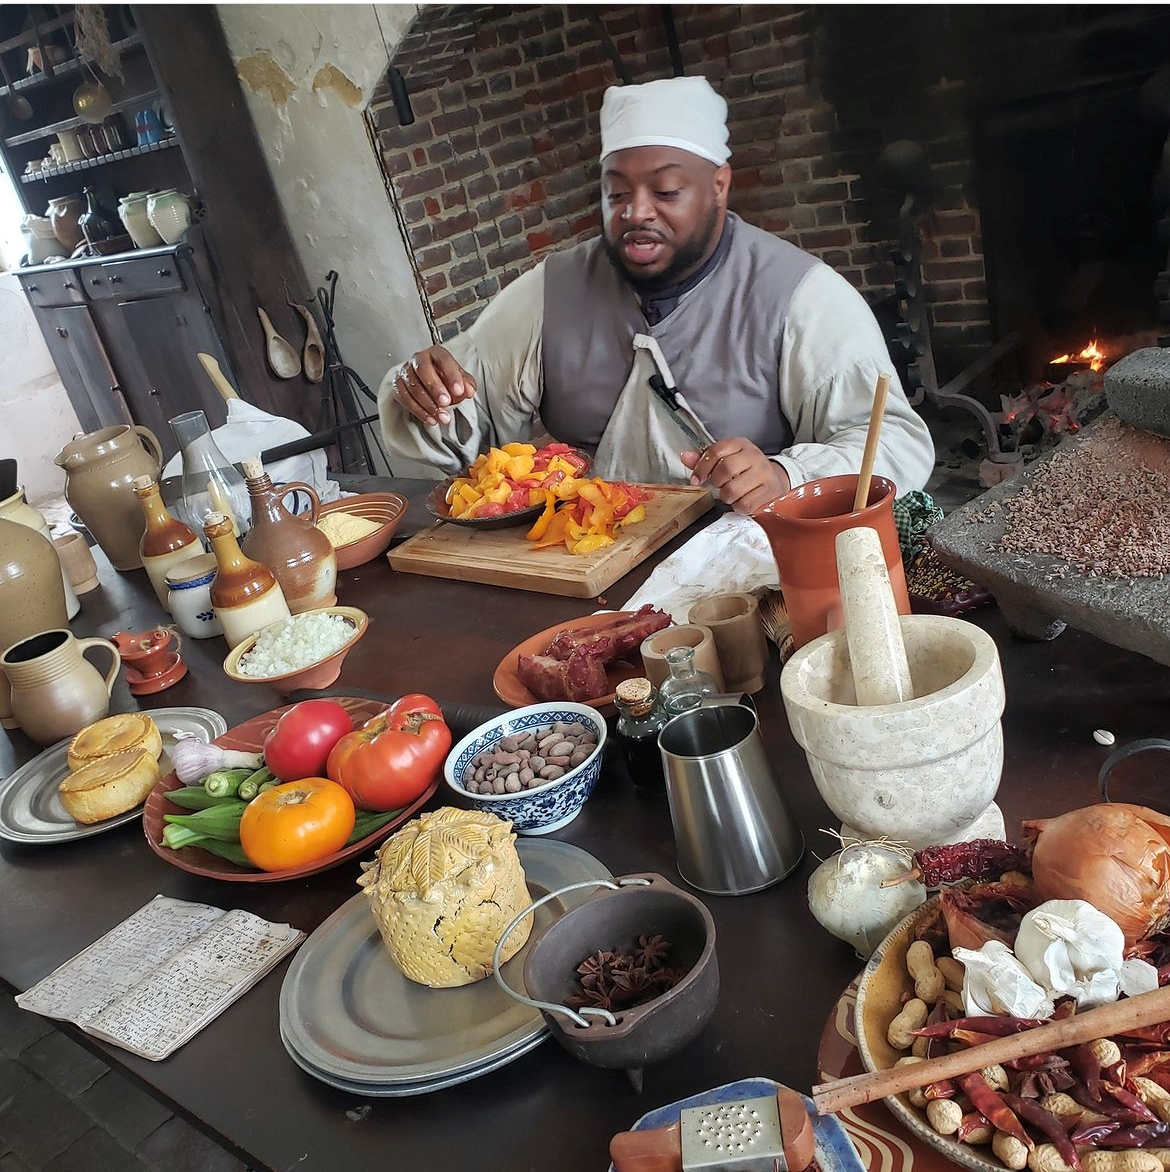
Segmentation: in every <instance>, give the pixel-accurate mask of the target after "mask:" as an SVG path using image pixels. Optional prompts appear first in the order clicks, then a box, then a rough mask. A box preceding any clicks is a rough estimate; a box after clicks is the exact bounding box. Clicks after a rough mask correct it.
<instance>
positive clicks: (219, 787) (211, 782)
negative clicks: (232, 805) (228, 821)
mask: <svg viewBox="0 0 1170 1172" xmlns="http://www.w3.org/2000/svg"><path fill="white" fill-rule="evenodd" d="M251 772H252V771H251V770H250V769H217V770H216V771H215V772H214V773H209V774H208V775H207V776H206V777H205V778H204V779H203V788H204V789H205V790H207V792H208V793H209V794H210V795H211V796H212V797H213V798H229V797H231V796H232V795H233V794H235V793H236V792H237V791H238V790H239V788H240V783H241V782H242V781H243V780H244V778H246V777H248V776H250V775H251Z"/></svg>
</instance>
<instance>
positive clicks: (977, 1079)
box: [854, 874, 1170, 1172]
mask: <svg viewBox="0 0 1170 1172" xmlns="http://www.w3.org/2000/svg"><path fill="white" fill-rule="evenodd" d="M1006 878H1008V879H1009V882H1008V883H1003V882H999V881H996V882H991V883H975V884H959V885H956V886H955V887H950V888H944V889H943V893H942V894H941V895H939V896H936V897H935V898H933V899H931V900H929V901H927V902H926V903H925V904H923V905H922V906H921V907H920V908H918V909H917V910H916V911H914V912H913V913H911V914H910V915H909V916H907V917H906V919H905V920H903V921H902V922H901V923H900V924H899V925H898V926H897V927H896V928H895V929H894V930H893V931H892V932H891V933H890V935H889V936H888V937H887V938H886V939H885V941H884V942H883V943H882V944H881V946H880V947H879V948H878V950H877V951H876V952H875V953H874V954H873V956H872V957H871V958H870V960H869V962H868V964H867V965H866V969H865V973H864V974H863V976H862V979H861V982H860V984H859V986H858V992H857V1006H856V1011H855V1018H854V1026H855V1030H856V1034H857V1047H858V1050H859V1052H860V1054H861V1060H862V1063H863V1064H864V1065H865V1067H866V1069H867V1070H870V1071H880V1070H888V1069H890V1068H891V1067H894V1066H898V1065H902V1064H906V1063H914V1062H921V1061H923V1060H924V1059H925V1058H928V1057H929V1058H934V1057H937V1056H939V1055H942V1054H948V1053H950V1052H952V1051H954V1050H956V1049H961V1048H966V1047H969V1046H971V1045H976V1044H979V1043H982V1042H986V1041H990V1040H991V1039H992V1038H999V1037H1006V1036H1008V1035H1013V1034H1016V1033H1018V1032H1020V1031H1021V1030H1023V1029H1027V1028H1030V1026H1031V1025H1033V1024H1038V1023H1032V1022H1028V1023H1027V1024H1025V1023H1024V1021H1023V1020H1022V1019H1018V1018H1012V1017H1005V1016H1001V1015H993V1016H979V1017H968V1016H967V1015H966V1013H965V1012H964V1007H963V998H962V993H961V990H962V987H963V966H962V964H960V963H959V961H957V960H955V959H954V957H952V956H951V954H950V947H951V944H950V942H951V941H952V940H954V939H955V938H956V936H958V938H959V945H961V946H962V947H967V946H970V947H973V948H978V947H979V940H978V938H977V937H978V935H979V933H980V928H981V927H982V928H984V929H985V930H986V932H987V933H988V935H985V936H984V939H988V938H991V937H992V936H997V937H998V938H1000V939H1006V940H1008V941H1010V940H1011V939H1012V938H1013V937H1014V934H1015V930H1016V927H1017V926H1018V924H1019V919H1020V917H1021V916H1022V915H1023V913H1024V912H1026V911H1028V910H1029V909H1030V908H1031V907H1033V906H1035V903H1036V900H1035V899H1034V898H1033V896H1032V893H1031V887H1030V881H1029V880H1028V879H1027V877H1025V876H1023V875H1018V874H1016V875H1012V876H1008V877H1006ZM1013 889H1014V891H1015V892H1016V894H1013ZM972 935H974V936H975V937H976V938H975V939H972V938H971V937H972ZM1071 1004H1072V1003H1071V1002H1068V1003H1067V1004H1066V1006H1065V1007H1064V1008H1062V1007H1061V1005H1060V1003H1058V1008H1057V1016H1058V1017H1059V1016H1061V1015H1062V1014H1063V1013H1064V1012H1066V1010H1067V1009H1068V1007H1070V1006H1071ZM1166 1030H1167V1027H1154V1028H1153V1029H1152V1030H1151V1031H1150V1036H1151V1038H1152V1037H1153V1036H1154V1034H1155V1033H1157V1032H1158V1031H1163V1032H1165V1031H1166ZM1142 1032H1143V1034H1144V1033H1145V1031H1142ZM1151 1045H1152V1043H1139V1042H1135V1041H1134V1039H1132V1038H1130V1039H1125V1038H1120V1039H1112V1038H1101V1039H1097V1040H1095V1041H1092V1042H1089V1043H1085V1044H1083V1045H1078V1046H1070V1047H1068V1048H1067V1049H1064V1050H1061V1051H1059V1052H1057V1053H1051V1054H1040V1055H1035V1056H1030V1057H1027V1058H1021V1059H1017V1060H1015V1061H1014V1062H1008V1063H1007V1064H1005V1065H1004V1066H989V1067H985V1068H984V1069H983V1070H981V1071H977V1072H975V1073H973V1074H969V1075H963V1076H961V1077H959V1078H955V1079H951V1080H943V1081H940V1082H936V1083H932V1084H930V1085H928V1086H926V1087H923V1088H921V1089H915V1090H912V1091H909V1092H907V1093H906V1094H902V1095H897V1096H893V1097H891V1098H887V1099H886V1100H885V1102H886V1104H887V1106H888V1107H889V1108H890V1110H891V1111H892V1112H893V1113H894V1115H895V1116H897V1118H898V1119H899V1120H900V1121H901V1122H902V1123H903V1124H905V1126H906V1127H907V1128H908V1129H909V1130H910V1131H911V1132H912V1133H913V1134H914V1135H915V1136H916V1137H917V1138H918V1139H920V1140H922V1141H923V1142H925V1143H927V1144H929V1145H930V1146H931V1147H933V1148H935V1149H937V1150H938V1151H940V1152H941V1153H943V1154H944V1155H945V1156H946V1157H947V1158H948V1159H950V1160H952V1161H954V1162H955V1163H956V1164H959V1165H961V1166H962V1167H964V1168H970V1169H973V1170H974V1172H1003V1170H1004V1169H1005V1168H1006V1169H1012V1170H1014V1172H1018V1170H1020V1169H1024V1168H1027V1169H1029V1170H1030V1172H1077V1169H1078V1168H1079V1169H1080V1170H1082V1172H1163V1170H1164V1169H1170V1123H1168V1122H1166V1121H1168V1120H1170V1090H1168V1089H1165V1088H1163V1087H1162V1086H1161V1085H1160V1083H1159V1082H1157V1081H1155V1080H1154V1079H1153V1078H1147V1077H1145V1076H1144V1075H1142V1074H1139V1073H1137V1072H1138V1071H1140V1070H1142V1069H1145V1068H1146V1066H1148V1065H1149V1061H1150V1047H1151ZM1162 1048H1170V1046H1166V1047H1159V1049H1162ZM1123 1049H1124V1050H1125V1053H1124V1055H1123ZM1123 1058H1124V1059H1125V1061H1123ZM1158 1077H1161V1073H1160V1072H1159V1074H1158Z"/></svg>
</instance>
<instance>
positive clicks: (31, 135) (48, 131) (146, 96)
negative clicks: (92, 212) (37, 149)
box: [4, 89, 162, 147]
mask: <svg viewBox="0 0 1170 1172" xmlns="http://www.w3.org/2000/svg"><path fill="white" fill-rule="evenodd" d="M160 97H162V95H161V94H160V93H159V91H158V90H157V89H153V90H147V91H146V92H145V93H141V94H131V96H130V97H128V98H123V99H122V100H121V101H120V102H115V103H114V104H113V106H112V107H111V108H110V114H123V113H125V112H126V111H127V110H139V109H141V108H142V107H143V106H149V105H150V103H151V102H157V101H158V99H159V98H160ZM88 125H91V124H90V123H88V122H86V120H85V119H84V118H66V119H65V121H64V122H54V123H52V124H51V125H49V126H38V127H37V128H36V130H26V131H25V132H24V133H23V134H14V135H13V136H12V137H11V138H6V139H5V140H4V145H5V146H6V147H14V146H23V145H24V144H25V143H29V142H36V141H37V139H38V138H52V137H53V135H55V134H60V133H61V131H62V130H77V129H78V128H79V127H82V126H88Z"/></svg>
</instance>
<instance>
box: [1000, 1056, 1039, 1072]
mask: <svg viewBox="0 0 1170 1172" xmlns="http://www.w3.org/2000/svg"><path fill="white" fill-rule="evenodd" d="M1050 1057H1051V1055H1050V1054H1026V1055H1025V1056H1024V1057H1023V1058H1009V1059H1008V1060H1007V1061H1006V1062H1005V1063H1003V1066H1004V1067H1005V1069H1007V1070H1036V1069H1037V1068H1038V1067H1041V1066H1045V1065H1047V1063H1048V1059H1049V1058H1050Z"/></svg>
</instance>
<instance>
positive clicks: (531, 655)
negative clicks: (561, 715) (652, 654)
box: [492, 605, 671, 711]
mask: <svg viewBox="0 0 1170 1172" xmlns="http://www.w3.org/2000/svg"><path fill="white" fill-rule="evenodd" d="M670 621H671V620H670V615H668V614H667V613H666V612H665V611H661V610H656V609H655V608H654V607H652V606H650V605H646V606H643V607H642V608H641V609H640V610H637V611H630V610H620V611H606V612H604V613H602V614H591V615H583V616H582V617H581V618H576V619H568V620H567V621H565V622H563V623H558V624H557V625H556V626H555V627H548V628H546V629H545V630H543V631H538V632H537V633H536V634H535V635H532V636H530V637H529V638H527V639H525V640H524V642H523V643H520V644H518V645H517V646H515V647H513V648H512V650H511V651H509V652H508V654H507V655H505V656H504V658H503V659H501V660H500V663H499V666H498V667H497V668H496V671H495V674H494V675H493V676H492V687H493V688H494V689H495V692H496V695H497V696H499V698H500V699H501V700H502V701H503V702H504V703H505V704H509V705H511V706H512V707H513V708H523V707H524V706H525V705H528V704H539V703H540V702H541V701H542V700H575V701H577V702H578V703H580V704H588V705H590V706H591V707H593V708H597V709H599V710H602V711H605V710H612V707H613V694H614V690H615V689H616V688H617V686H618V684H620V683H621V682H622V681H623V680H629V679H633V678H634V677H636V676H640V675H643V674H644V673H645V669H644V668H643V666H642V656H641V653H640V651H639V648H640V647H641V646H642V643H643V642H644V641H645V640H646V639H648V638H649V637H650V636H651V635H653V634H654V633H655V632H656V631H661V630H662V629H663V628H664V627H668V626H670Z"/></svg>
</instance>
